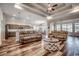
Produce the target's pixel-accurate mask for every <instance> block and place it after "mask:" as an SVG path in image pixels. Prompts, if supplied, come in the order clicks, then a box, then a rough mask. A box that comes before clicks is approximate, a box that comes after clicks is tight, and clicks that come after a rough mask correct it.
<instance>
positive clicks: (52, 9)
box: [47, 3, 58, 13]
mask: <svg viewBox="0 0 79 59" xmlns="http://www.w3.org/2000/svg"><path fill="white" fill-rule="evenodd" d="M56 6H58V4H54V5H52V4H51V3H48V9H47V12H48V13H51V12H52V11H54V10H55V7H56Z"/></svg>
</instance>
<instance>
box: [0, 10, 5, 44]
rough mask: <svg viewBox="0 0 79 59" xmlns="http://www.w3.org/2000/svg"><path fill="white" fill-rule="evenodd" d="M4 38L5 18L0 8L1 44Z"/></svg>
mask: <svg viewBox="0 0 79 59" xmlns="http://www.w3.org/2000/svg"><path fill="white" fill-rule="evenodd" d="M3 39H5V21H4V19H3V13H2V11H1V9H0V45H1V44H2V40H3Z"/></svg>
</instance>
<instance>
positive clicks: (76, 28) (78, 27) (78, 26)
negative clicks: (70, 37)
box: [75, 23, 79, 32]
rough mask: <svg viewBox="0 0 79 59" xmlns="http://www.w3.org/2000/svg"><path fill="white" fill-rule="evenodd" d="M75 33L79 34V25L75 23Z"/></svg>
mask: <svg viewBox="0 0 79 59" xmlns="http://www.w3.org/2000/svg"><path fill="white" fill-rule="evenodd" d="M75 32H79V23H75Z"/></svg>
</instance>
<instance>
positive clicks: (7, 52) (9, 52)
mask: <svg viewBox="0 0 79 59" xmlns="http://www.w3.org/2000/svg"><path fill="white" fill-rule="evenodd" d="M14 39H15V38H9V40H6V41H4V42H3V46H2V47H1V48H0V56H57V55H58V56H59V55H62V52H60V51H57V52H53V53H49V52H48V51H46V50H45V49H43V47H42V44H41V43H42V41H36V42H31V43H28V44H20V43H16V42H15V40H14Z"/></svg>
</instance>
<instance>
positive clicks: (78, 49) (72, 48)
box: [65, 36, 79, 56]
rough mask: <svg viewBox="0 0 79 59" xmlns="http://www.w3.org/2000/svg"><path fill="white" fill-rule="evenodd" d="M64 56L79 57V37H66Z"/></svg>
mask: <svg viewBox="0 0 79 59" xmlns="http://www.w3.org/2000/svg"><path fill="white" fill-rule="evenodd" d="M65 55H66V56H79V37H72V36H68V38H67V41H66V48H65Z"/></svg>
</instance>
